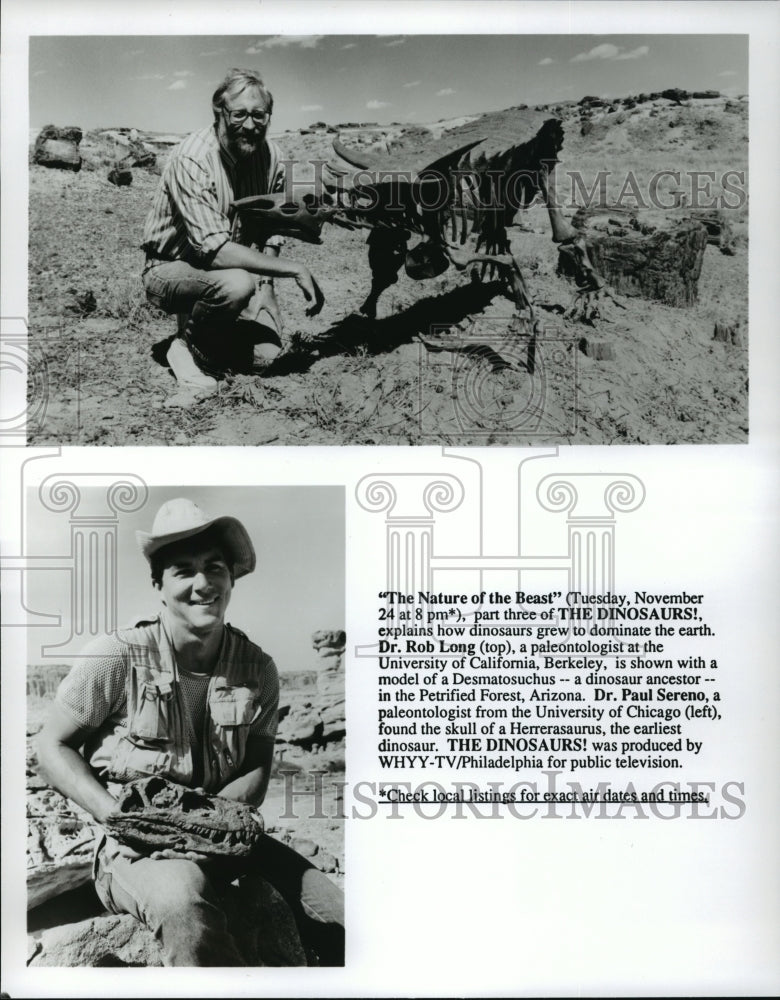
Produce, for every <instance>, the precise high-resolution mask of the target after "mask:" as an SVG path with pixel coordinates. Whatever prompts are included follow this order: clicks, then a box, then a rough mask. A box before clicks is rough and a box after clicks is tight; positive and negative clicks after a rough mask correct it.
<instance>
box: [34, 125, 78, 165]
mask: <svg viewBox="0 0 780 1000" xmlns="http://www.w3.org/2000/svg"><path fill="white" fill-rule="evenodd" d="M81 134H82V133H81V129H80V128H76V127H72V128H57V126H56V125H45V126H44V127H43V128H42V129H41V131H40V132H39V133H38V138H37V139H36V140H35V149H34V151H33V163H38V164H40V166H42V167H56V168H58V169H60V170H81V154H80V153H79V143H80V142H81Z"/></svg>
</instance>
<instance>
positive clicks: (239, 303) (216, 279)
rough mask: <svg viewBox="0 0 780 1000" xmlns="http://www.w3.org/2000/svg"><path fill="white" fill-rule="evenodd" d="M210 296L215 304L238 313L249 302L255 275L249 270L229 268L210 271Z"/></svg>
mask: <svg viewBox="0 0 780 1000" xmlns="http://www.w3.org/2000/svg"><path fill="white" fill-rule="evenodd" d="M211 280H212V285H213V292H212V298H213V301H214V303H215V304H218V305H220V306H221V307H222V308H224V309H227V310H230V311H231V312H236V313H239V312H241V310H242V309H243V308H244V306H245V305H246V304H247V302H249V300H250V299H251V298H252V296H253V295H254V292H255V288H256V287H257V282H256V279H255V277H254V276H253V275H252V274H250V273H249V271H243V270H241V269H240V268H230V269H227V270H224V271H212V272H211Z"/></svg>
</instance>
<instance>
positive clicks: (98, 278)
mask: <svg viewBox="0 0 780 1000" xmlns="http://www.w3.org/2000/svg"><path fill="white" fill-rule="evenodd" d="M642 97H644V99H643V100H642V99H640V98H636V97H635V98H624V99H621V100H618V101H612V102H598V103H595V104H594V103H592V102H587V101H586V102H585V103H583V101H579V102H578V101H572V102H568V103H566V104H556V105H550V106H548V107H544V108H540V109H539V110H544V111H548V112H549V113H550V115H551V116H555V117H559V118H560V119H561V120H562V122H563V126H564V130H565V138H564V145H563V151H562V154H561V158H560V164H559V166H558V168H557V187H558V197H559V201H560V202H561V203H562V204H563V206H564V209H565V211H566V214H567V215H568V217H569V218H571V217H572V216H574V215H575V209H576V205H575V204H571V203H570V202H571V197H570V190H569V189H570V187H571V181H570V176H569V175H570V173H571V172H575V171H576V172H578V173H579V174H581V175H582V177H583V179H584V180H585V182H586V185H587V187H588V188H590V187H591V185H592V183H593V181H594V180H595V178H596V176H597V175H598V173H599V171H604V170H606V171H609V179H608V183H607V193H608V202H609V204H611V205H612V204H615V203H616V202H617V201H618V198H619V195H620V192H621V188H622V187H623V178H624V177H625V175H626V173H627V172H628V171H633V172H634V174H635V176H636V177H637V179H638V180H639V183H640V186H644V188H645V189H646V186H647V184H648V183H649V182H650V179H651V177H652V175H653V173H654V172H656V171H660V170H666V171H680V172H681V174H683V176H684V177H686V176H688V174H689V173H690V172H691V171H707V172H714V174H715V178H716V179H715V183H714V184H713V185H712V189H713V192H714V193H715V194H718V193H719V190H720V189H719V180H720V178H721V177H722V175H723V173H724V172H725V171H742V172H744V187H745V190H746V188H747V166H748V103H747V100H745V99H741V100H728V99H726V98H723V97H710V98H709V99H694V98H693V97H691V96H688V97H687V98H686V99H682V100H679V99H678V100H670V99H667V98H662V97H655V98H652V99H648V98H647V96H646V95H642ZM473 118H477V119H478V118H479V116H472V119H473ZM463 121H464V119H462V118H461V119H458V120H455V121H449V122H438V123H429V124H428V125H427V126H426V127H427V128H428V129H429V131H430V132H431V134H432V136H436V135H439V134H441V133H442V132H443V131H445V130H446V129H448V128H452V127H454V126H455V125H457V124H460V123H462V122H463ZM59 124H73V123H59ZM409 127H411V126H409ZM414 127H415V128H419V126H414ZM334 128H335V132H338V133H341V136H342V140H343V142H344V143H345V145H353V146H365V147H368V148H371V147H372V146H373V145H380V146H383V147H387V145H388V143H392V141H393V140H394V139H395V138H397V137H398V136H402V135H403V133H404V130H405V128H407V126H404V125H402V124H396V125H393V126H388V127H381V126H376V125H370V124H368V125H359V124H358V123H348V127H344V128H341V127H339V126H338V125H336V124H335V123H334V125H331V126H330V128H326V127H325V125H324V123H318V125H317V126H316V127H312V128H311V129H306V130H301V131H300V132H295V133H293V132H288V133H282V134H280V135H277V136H275V138H276V139H277V141H278V142H279V143H280V145H281V146H282V147H283V149H284V150H285V152H286V154H287V155H288V156H290V157H293V158H295V159H296V160H299V161H307V160H311V159H317V158H328V156H329V155H330V147H331V140H332V138H333V135H334ZM128 131H129V129H128V128H125V127H123V128H122V129H113V130H111V129H104V130H96V131H92V132H89V133H86V134H85V136H84V139H83V141H82V144H81V153H82V156H83V167H82V169H81V170H80V171H79V172H78V173H74V172H69V171H63V170H56V169H47V168H45V167H43V166H38V165H31V167H30V185H29V223H30V225H29V342H30V354H31V377H30V394H31V398H30V414H31V416H30V421H29V425H28V440H29V443H30V444H31V445H44V444H53V443H56V444H74V445H189V444H196V445H237V444H238V445H260V444H278V445H294V444H326V445H372V444H377V445H406V444H437V443H440V444H449V445H456V444H457V445H485V444H499V445H502V444H503V445H506V444H537V443H538V444H545V443H557V444H658V443H662V444H680V443H725V442H744V441H746V440H747V436H748V242H747V233H748V227H747V222H748V210H747V204H745V205H742V206H741V207H739V208H735V209H733V210H731V211H729V212H728V215H729V219H728V226H729V230H730V237H729V243H728V247H726V248H725V249H726V251H727V252H722V249H721V248H720V247H719V246H718V245H717V243H711V244H710V245H708V246H707V248H706V250H705V253H704V258H703V264H702V270H701V277H700V280H699V283H698V300H697V301H696V302H695V303H694V304H693V305H691V306H689V307H675V306H670V305H665V304H663V303H662V302H660V301H656V300H649V299H645V298H641V297H635V296H631V295H620V294H615V295H614V297H613V298H607V299H606V300H605V301H604V302H603V303H602V304H601V305H600V309H599V315H598V316H597V317H596V318H593V319H592V320H591V322H586V321H583V319H582V318H576V317H574V316H569V315H567V310H568V309H569V306H570V305H571V304H572V301H573V297H574V293H575V289H574V286H573V285H572V284H571V283H569V282H568V281H567V280H566V279H565V278H564V277H562V276H560V275H559V274H557V273H556V268H557V261H558V253H557V249H556V246H555V245H554V244H553V242H552V240H551V238H550V231H549V223H548V219H547V214H546V210H545V208H544V207H543V206H542V205H534V206H532V207H531V208H530V209H528V210H526V211H522V212H520V213H518V216H517V218H516V220H515V224H514V225H513V226H512V227H511V228H510V230H509V235H510V240H511V248H512V251H513V253H514V254H515V255H516V257H517V258H518V260H519V262H520V265H521V267H522V270H523V273H524V275H525V279H526V282H527V284H528V285H529V287H530V289H531V292H532V295H533V299H534V304H535V309H536V313H537V316H538V317H539V318H540V322H541V329H540V331H539V332H538V334H537V335H536V336H535V337H534V338H533V340H532V341H531V340H530V339H529V336H528V331H527V327H526V326H524V325H523V324H522V323H521V322H520V321H519V319H518V317H517V314H516V310H515V308H514V305H513V304H512V302H510V301H509V299H508V298H506V297H505V295H504V294H503V292H502V289H501V286H500V285H499V283H498V282H495V281H486V282H485V283H483V284H474V283H472V282H470V281H469V279H468V277H465V276H464V275H463V274H458V273H456V272H454V270H453V269H452V268H450V270H448V271H447V272H445V273H444V274H442V275H440V276H439V277H437V278H434V279H431V280H428V281H424V282H415V281H412V280H411V279H410V278H408V277H407V276H406V275H405V274H404V273H403V271H402V272H401V275H400V277H399V281H398V284H396V285H394V286H393V287H392V288H391V289H389V290H388V291H387V292H385V294H384V295H383V296H382V298H381V299H380V302H379V311H378V315H377V318H376V319H375V320H368V319H365V318H364V317H362V316H360V315H359V313H358V308H359V306H360V304H361V302H362V301H363V299H364V298H365V296H366V295H367V293H368V289H369V286H370V280H371V275H370V270H369V267H368V261H367V253H366V247H365V239H366V234H365V231H361V230H356V231H345V230H343V229H338V228H335V227H326V228H325V229H324V231H323V242H322V244H321V245H319V246H315V245H307V244H304V243H298V242H296V241H292V240H290V241H289V242H288V243H287V246H286V247H285V250H284V252H285V253H286V254H289V255H290V256H292V257H295V258H296V259H300V260H301V261H303V262H305V263H306V264H307V265H308V266H309V267H310V269H311V270H312V272H313V273H314V274H315V276H316V277H317V279H318V281H319V282H320V284H321V287H322V289H323V292H324V295H325V306H324V308H323V310H322V312H321V313H320V314H319V315H318V316H316V317H312V318H308V317H306V315H305V312H304V307H305V303H304V301H303V298H302V296H301V295H300V293H299V292H298V291H297V289H296V288H295V287H294V285H293V283H292V282H284V281H282V282H277V295H278V297H279V299H280V303H281V306H282V310H283V314H284V319H285V329H284V332H283V337H282V342H283V351H282V353H281V354H280V356H279V357H278V358H277V359H276V360H275V361H274V362H273V363H272V364H271V365H270V366H269V367H268V368H267V369H265V370H264V371H263V372H262V373H260V374H252V373H241V372H239V371H237V372H234V373H231V374H229V375H228V377H226V378H225V379H224V380H223V381H222V382H221V383H220V386H219V390H218V392H216V393H215V394H213V395H209V396H206V397H202V398H199V399H196V398H193V397H192V396H191V395H189V394H187V393H182V392H181V391H179V390H178V387H177V384H176V382H175V379H174V378H173V376H172V374H171V372H170V371H169V370H168V369H167V367H165V364H164V345H165V343H166V341H167V338H169V337H170V336H171V335H172V334H173V333H174V332H175V328H176V324H175V319H174V318H173V317H170V316H166V315H164V314H162V313H160V312H159V311H157V310H155V309H154V308H153V307H151V306H150V305H149V304H147V303H146V301H145V298H144V293H143V289H142V286H141V280H140V273H141V269H142V265H143V254H142V252H141V251H140V250H139V243H140V240H141V231H142V226H143V221H144V217H145V215H146V212H147V210H148V207H149V205H150V202H151V199H152V196H153V193H154V191H155V189H156V187H157V185H158V183H159V176H158V174H159V169H160V166H161V165H162V164H163V163H164V158H165V155H166V151H167V150H169V149H170V148H171V143H172V142H173V141H175V139H176V137H170V136H167V137H159V136H157V137H155V136H152V135H151V134H148V133H147V134H144V133H140V134H141V137H142V139H143V140H144V141H145V143H146V145H147V148H149V149H155V150H156V151H157V164H156V166H155V167H153V168H152V169H146V168H133V169H132V183H131V184H130V185H129V186H124V187H116V186H114V185H113V184H111V183H109V181H108V179H107V175H108V171H109V169H110V167H111V165H112V163H113V162H114V161H115V160H116V159H118V158H121V156H122V155H124V153H125V152H126V150H124V149H123V147H122V142H126V134H127V132H128ZM671 183H672V182H671V181H669V182H668V183H667V185H666V187H664V184H663V183H662V184H661V186H660V187H659V192H661V193H663V194H664V195H665V197H667V198H668V196H669V191H670V187H669V185H670V184H671ZM681 186H682V185H681ZM620 203H621V204H622V205H624V206H627V207H628V208H632V207H633V202H632V201H631V199H630V197H626V198H624V199H623V200H622V201H621V202H620ZM675 212H676V213H677V215H678V216H680V217H682V215H684V214H685V206H684V203H683V205H682V207H680V208H677V209H669V210H667V211H665V212H663V213H661V214H665V215H666V216H668V217H669V218H668V219H667V220H666V221H669V220H671V221H674V219H673V218H672V217H673V216H674V213H675ZM633 215H634V217H635V224H636V225H640V226H641V225H644V223H645V222H646V221H652V222H655V221H657V216H658V215H659V212H658V210H656V209H650V210H644V209H641V208H640V209H639V210H638V211H636V212H634V213H633ZM618 221H620V220H618ZM716 324H721V326H725V327H727V328H728V329H731V330H733V331H735V336H734V337H732V338H731V339H730V340H728V341H727V342H723V341H722V340H717V339H714V337H713V334H714V330H715V326H716ZM594 345H595V346H596V350H595V351H594V350H593V346H594ZM603 345H606V346H607V348H608V350H607V351H606V352H605V353H606V354H607V355H608V357H606V358H603V359H600V358H599V354H600V353H602V352H601V351H600V350H599V348H600V347H602V346H603Z"/></svg>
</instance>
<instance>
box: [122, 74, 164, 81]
mask: <svg viewBox="0 0 780 1000" xmlns="http://www.w3.org/2000/svg"><path fill="white" fill-rule="evenodd" d="M130 79H131V80H164V79H165V74H164V73H143V74H142V75H141V76H131V77H130Z"/></svg>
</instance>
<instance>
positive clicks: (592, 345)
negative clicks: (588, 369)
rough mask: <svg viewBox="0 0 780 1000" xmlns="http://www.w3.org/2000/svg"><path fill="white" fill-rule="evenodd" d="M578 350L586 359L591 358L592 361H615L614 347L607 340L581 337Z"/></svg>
mask: <svg viewBox="0 0 780 1000" xmlns="http://www.w3.org/2000/svg"><path fill="white" fill-rule="evenodd" d="M580 350H581V351H582V353H583V354H584V355H586V356H587V357H589V358H593V360H594V361H614V360H615V346H614V344H611V343H610V342H609V341H607V340H593V339H592V338H590V337H583V338H582V339H581V340H580Z"/></svg>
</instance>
